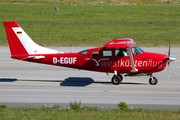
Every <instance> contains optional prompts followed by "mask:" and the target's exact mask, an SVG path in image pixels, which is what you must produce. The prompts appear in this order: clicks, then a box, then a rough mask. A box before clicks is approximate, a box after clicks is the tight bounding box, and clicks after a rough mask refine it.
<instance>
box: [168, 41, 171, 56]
mask: <svg viewBox="0 0 180 120" xmlns="http://www.w3.org/2000/svg"><path fill="white" fill-rule="evenodd" d="M170 52H171V48H170V44H169V51H168V58H169V56H170Z"/></svg>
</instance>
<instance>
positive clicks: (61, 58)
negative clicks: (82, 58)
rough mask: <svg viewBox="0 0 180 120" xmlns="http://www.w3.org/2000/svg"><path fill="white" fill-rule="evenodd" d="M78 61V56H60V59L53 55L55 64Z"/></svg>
mask: <svg viewBox="0 0 180 120" xmlns="http://www.w3.org/2000/svg"><path fill="white" fill-rule="evenodd" d="M76 61H77V57H60V59H58V58H57V57H53V64H57V63H60V64H75V63H76Z"/></svg>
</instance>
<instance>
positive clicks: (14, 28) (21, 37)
mask: <svg viewBox="0 0 180 120" xmlns="http://www.w3.org/2000/svg"><path fill="white" fill-rule="evenodd" d="M3 23H4V26H5V30H6V34H7V39H8V43H9V47H10V51H11V55H12V57H13V56H21V55H30V54H33V55H34V54H53V53H63V52H60V51H57V50H52V49H49V48H45V47H41V46H39V45H38V44H36V43H35V42H34V41H33V40H32V39H31V38H30V37H29V36H28V35H27V34H26V32H25V31H24V30H23V29H22V28H21V27H20V26H19V25H18V24H17V23H16V22H15V21H9V22H3Z"/></svg>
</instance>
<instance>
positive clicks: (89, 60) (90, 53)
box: [26, 46, 167, 74]
mask: <svg viewBox="0 0 180 120" xmlns="http://www.w3.org/2000/svg"><path fill="white" fill-rule="evenodd" d="M135 48H137V49H132V52H133V58H134V64H135V67H136V69H138V72H137V73H154V72H159V71H162V70H163V69H164V68H165V67H166V65H167V61H166V59H167V55H164V54H157V53H149V52H144V51H142V50H141V49H140V48H139V47H137V46H136V47H135ZM139 49H140V50H139ZM120 51H121V52H122V53H121V54H119V52H120ZM30 56H33V54H32V55H30ZM36 56H42V55H41V54H40V55H37V54H36ZM43 56H44V58H43V59H26V61H30V62H37V63H43V64H51V65H57V66H63V67H70V68H77V69H84V70H91V71H98V72H109V73H113V72H114V71H117V72H118V73H121V74H122V73H131V70H132V65H131V61H130V57H129V56H128V53H127V51H126V49H119V48H111V49H109V48H108V49H107V48H105V47H98V48H93V49H87V50H84V51H81V52H78V53H58V54H43Z"/></svg>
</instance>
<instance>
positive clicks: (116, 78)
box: [111, 74, 123, 85]
mask: <svg viewBox="0 0 180 120" xmlns="http://www.w3.org/2000/svg"><path fill="white" fill-rule="evenodd" d="M122 79H123V77H122V75H121V74H117V75H114V76H113V77H112V79H111V81H112V83H113V84H114V85H119V84H120V83H121V81H122Z"/></svg>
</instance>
